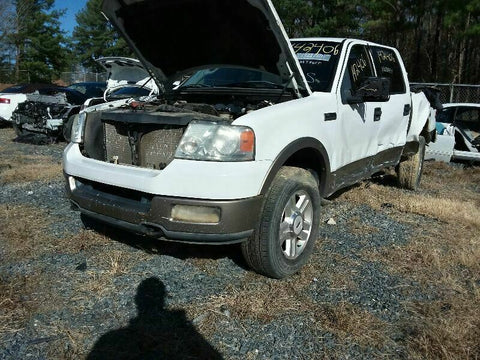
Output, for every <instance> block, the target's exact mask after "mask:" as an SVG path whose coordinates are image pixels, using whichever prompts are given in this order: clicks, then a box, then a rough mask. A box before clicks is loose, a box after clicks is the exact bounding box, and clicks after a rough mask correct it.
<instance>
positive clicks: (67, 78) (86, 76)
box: [0, 68, 107, 85]
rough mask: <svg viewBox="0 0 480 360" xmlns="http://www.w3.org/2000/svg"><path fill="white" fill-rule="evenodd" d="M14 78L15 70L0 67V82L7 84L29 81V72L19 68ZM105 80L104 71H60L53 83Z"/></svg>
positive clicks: (63, 83) (105, 74)
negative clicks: (17, 79)
mask: <svg viewBox="0 0 480 360" xmlns="http://www.w3.org/2000/svg"><path fill="white" fill-rule="evenodd" d="M16 78H17V76H16V74H15V71H14V70H13V69H12V68H0V83H7V84H15V83H17V82H22V83H29V82H30V72H29V71H28V70H19V74H18V78H19V81H16ZM106 80H107V73H106V72H102V73H98V72H87V71H82V72H62V73H61V75H60V78H59V79H56V80H55V83H58V84H61V85H70V84H73V83H77V82H103V81H106Z"/></svg>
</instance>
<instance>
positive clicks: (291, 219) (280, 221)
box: [242, 166, 321, 279]
mask: <svg viewBox="0 0 480 360" xmlns="http://www.w3.org/2000/svg"><path fill="white" fill-rule="evenodd" d="M297 199H298V200H297ZM306 200H309V201H308V202H307V201H306ZM320 204H321V202H320V194H319V191H318V184H317V181H316V180H315V177H314V176H313V175H312V173H310V172H309V171H307V170H304V169H300V168H295V167H288V166H284V167H282V168H281V169H280V171H279V172H278V173H277V175H276V176H275V178H274V180H273V182H272V184H271V185H270V188H269V189H268V191H267V193H266V195H265V200H264V204H263V207H262V211H261V214H260V216H261V218H260V221H259V226H258V229H257V231H255V233H254V234H253V235H252V236H251V237H250V238H249V239H248V241H246V242H244V243H242V253H243V256H244V257H245V260H246V261H247V263H248V265H249V266H250V267H251V268H253V269H254V270H255V271H257V272H258V273H260V274H263V275H266V276H269V277H272V278H276V279H281V278H284V277H287V276H289V275H292V274H294V273H295V272H297V271H298V270H299V269H300V268H301V267H302V266H303V265H304V264H305V263H306V262H307V260H308V258H309V257H310V254H311V253H312V250H313V247H314V244H315V240H316V239H317V237H318V231H319V222H320ZM299 205H300V207H302V208H303V205H305V208H304V209H303V211H302V210H301V209H299V207H298V206H299ZM292 209H296V210H295V211H292ZM297 210H298V211H297ZM281 227H283V229H284V231H283V234H284V237H285V236H287V238H286V239H285V241H283V240H281V238H280V235H281V231H280V228H281ZM305 239H306V240H305ZM292 245H294V246H292ZM297 251H298V253H297Z"/></svg>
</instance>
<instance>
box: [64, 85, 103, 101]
mask: <svg viewBox="0 0 480 360" xmlns="http://www.w3.org/2000/svg"><path fill="white" fill-rule="evenodd" d="M68 88H69V89H72V90H76V91H78V92H79V93H81V94H83V95H85V96H87V97H88V98H93V97H102V96H103V93H104V92H105V88H106V83H76V84H72V85H70V86H69V87H68Z"/></svg>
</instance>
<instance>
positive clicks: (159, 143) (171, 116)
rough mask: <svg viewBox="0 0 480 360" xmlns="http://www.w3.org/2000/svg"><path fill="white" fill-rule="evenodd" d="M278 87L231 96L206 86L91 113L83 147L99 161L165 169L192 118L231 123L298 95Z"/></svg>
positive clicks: (86, 153) (86, 152)
mask: <svg viewBox="0 0 480 360" xmlns="http://www.w3.org/2000/svg"><path fill="white" fill-rule="evenodd" d="M256 92H257V93H259V92H258V91H256ZM275 92H276V91H273V94H272V93H271V92H270V94H263V96H259V95H260V94H253V95H252V94H250V95H243V96H233V95H232V92H231V91H230V92H229V94H228V95H227V94H226V93H225V94H223V95H218V94H215V95H212V94H210V95H206V94H205V90H204V91H203V93H202V94H196V93H193V94H192V93H190V92H189V93H188V94H186V93H183V94H180V96H175V99H161V100H160V99H159V100H156V101H154V102H139V101H133V102H131V103H129V104H127V105H124V106H122V107H121V108H118V109H116V110H113V111H103V112H91V113H88V116H87V119H86V126H85V141H84V144H83V148H82V152H83V155H84V156H86V157H90V158H93V159H96V160H101V161H106V162H110V163H114V164H122V165H134V166H140V167H146V168H151V169H158V170H162V169H164V168H165V167H166V166H167V165H168V164H169V163H170V162H171V161H172V160H173V158H174V156H175V151H176V149H177V146H178V145H179V143H180V140H181V139H182V136H183V134H184V132H185V130H186V128H187V126H188V124H190V122H192V121H202V122H212V123H218V124H221V123H226V124H229V123H231V122H232V121H233V120H235V119H237V118H238V117H240V116H243V115H245V114H247V113H250V112H252V111H256V110H258V109H261V108H265V107H268V106H271V105H273V104H274V103H275V102H273V101H272V100H276V102H278V101H286V100H290V99H292V95H291V94H290V93H284V94H283V93H282V92H278V94H274V93H275ZM265 95H267V96H265ZM202 100H203V101H202ZM205 100H207V101H208V100H210V101H211V103H210V102H206V101H205ZM212 100H213V101H212Z"/></svg>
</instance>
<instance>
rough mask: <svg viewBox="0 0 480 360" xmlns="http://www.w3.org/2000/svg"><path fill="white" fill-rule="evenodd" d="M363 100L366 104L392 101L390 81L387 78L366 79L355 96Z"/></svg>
mask: <svg viewBox="0 0 480 360" xmlns="http://www.w3.org/2000/svg"><path fill="white" fill-rule="evenodd" d="M354 97H357V98H361V99H362V100H363V101H364V102H368V101H388V100H389V99H390V79H388V78H385V77H369V78H366V79H365V80H364V81H363V82H362V84H361V85H360V87H359V88H358V90H357V91H356V92H355V96H354Z"/></svg>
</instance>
